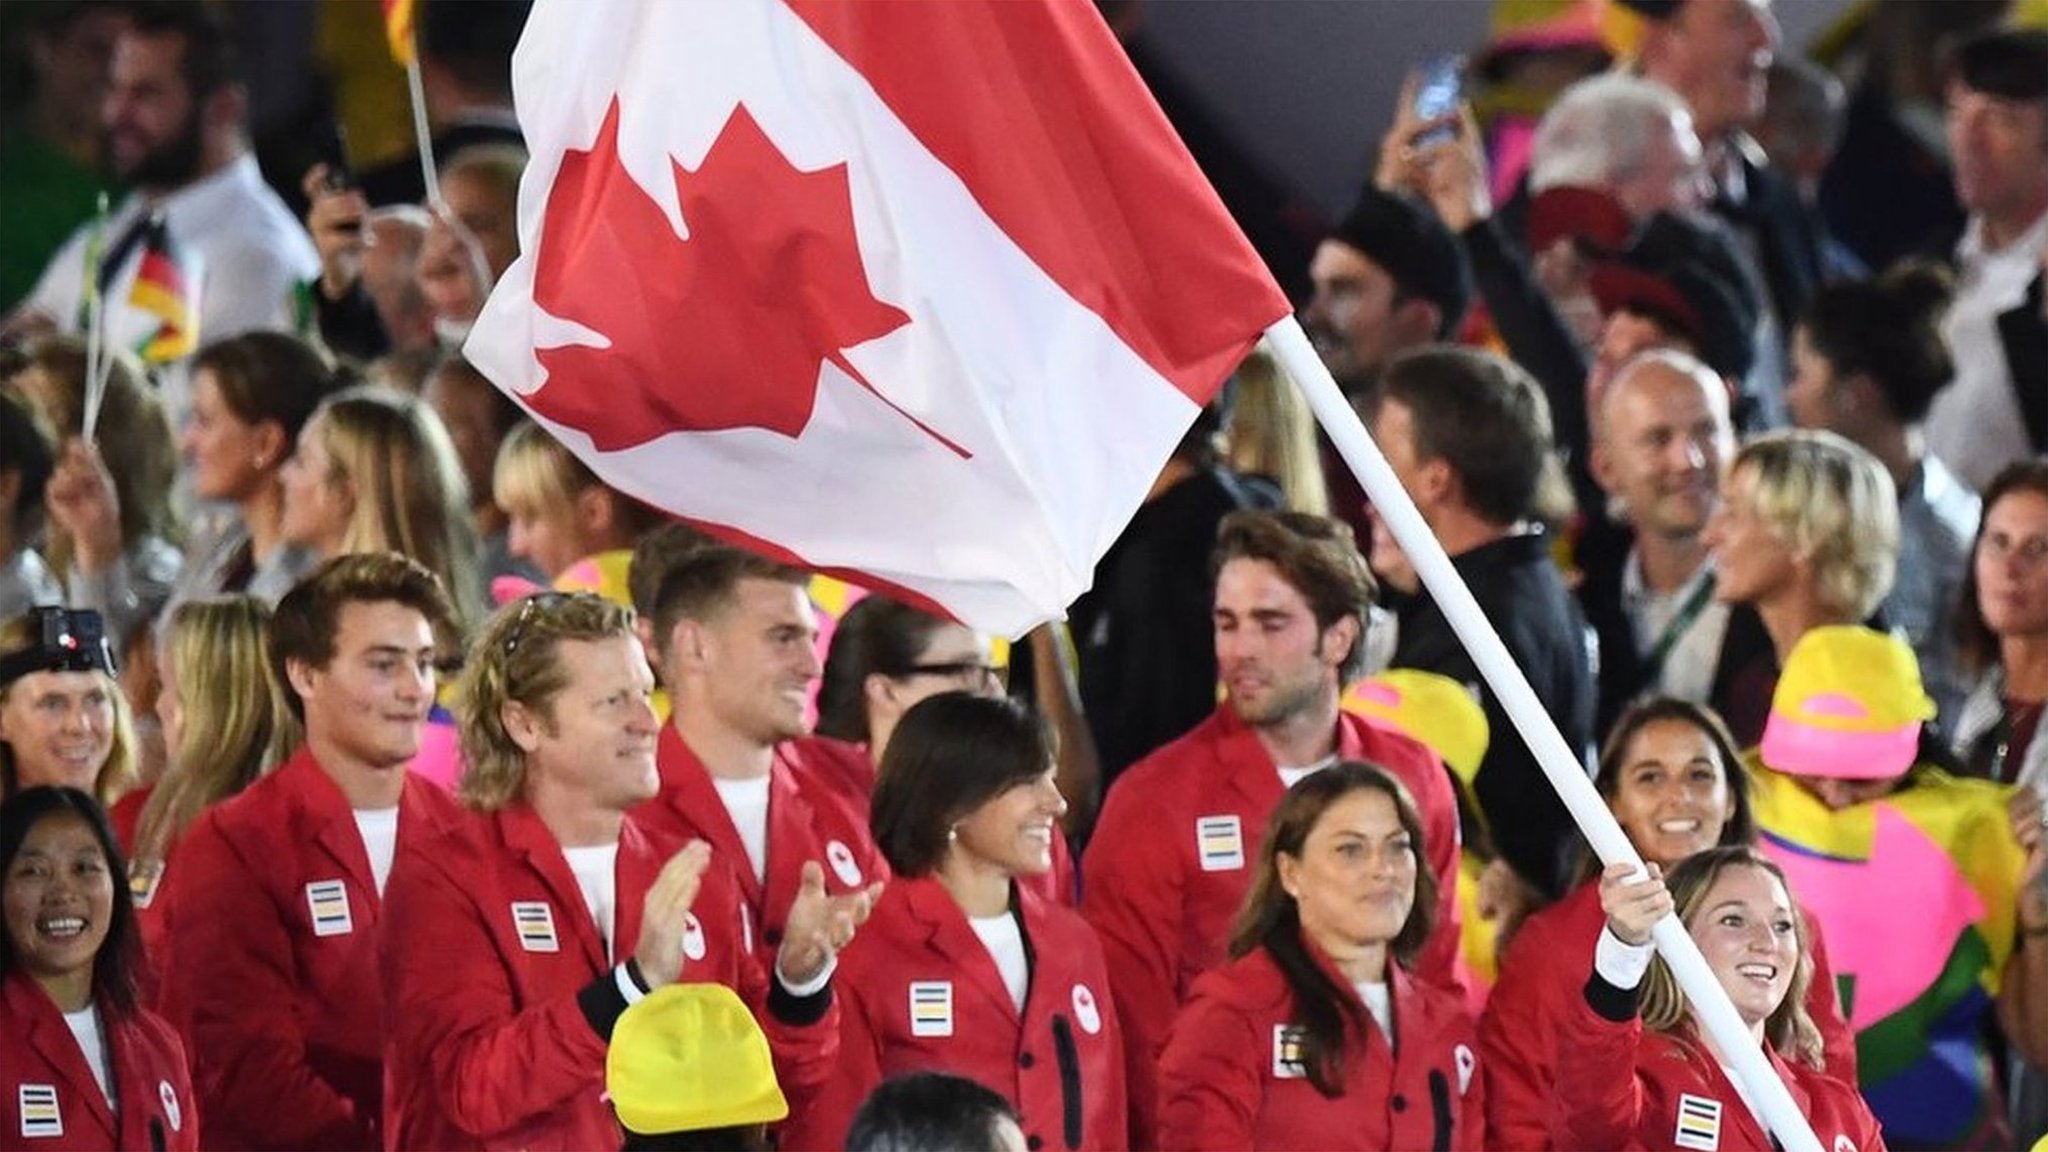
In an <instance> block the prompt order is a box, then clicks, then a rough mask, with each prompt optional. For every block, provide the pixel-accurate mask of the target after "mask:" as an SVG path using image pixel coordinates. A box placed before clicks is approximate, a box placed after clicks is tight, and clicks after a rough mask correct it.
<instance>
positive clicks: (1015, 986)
mask: <svg viewBox="0 0 2048 1152" xmlns="http://www.w3.org/2000/svg"><path fill="white" fill-rule="evenodd" d="M967 922H968V923H969V924H971V925H973V926H974V934H975V935H976V936H979V937H981V944H982V947H984V948H987V949H988V954H989V956H990V958H991V959H993V960H994V961H995V962H996V971H997V972H999V973H1001V974H1002V977H1003V987H1004V988H1007V989H1008V990H1009V992H1010V1003H1012V1004H1015V1005H1016V1006H1017V1011H1018V1012H1020V1013H1021V1012H1023V1011H1024V993H1025V990H1026V989H1027V988H1029V986H1030V984H1031V964H1030V962H1029V961H1028V960H1026V959H1025V958H1024V933H1023V930H1022V929H1020V928H1019V927H1018V926H1017V917H1016V916H1015V915H1014V914H1012V913H1009V912H1005V913H1003V914H1002V915H1001V916H969V917H968V918H967Z"/></svg>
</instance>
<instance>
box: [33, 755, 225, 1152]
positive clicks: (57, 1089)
mask: <svg viewBox="0 0 2048 1152" xmlns="http://www.w3.org/2000/svg"><path fill="white" fill-rule="evenodd" d="M125 869H126V865H125V864H124V862H123V861H122V859H121V850H120V849H119V848H118V847H116V846H115V843H114V832H113V829H112V828H111V827H110V826H109V825H108V823H107V816H106V813H105V812H104V811H102V810H101V809H100V806H99V804H98V802H96V801H95V800H93V798H92V797H91V795H89V794H88V793H86V792H83V791H80V790H79V789H76V788H53V787H37V788H25V789H23V790H22V791H20V792H18V793H16V794H15V795H14V796H12V797H11V798H9V799H8V800H7V802H6V803H5V804H0V893H4V900H0V904H4V907H5V913H6V916H5V919H6V931H5V932H4V933H0V1132H5V1134H6V1137H7V1138H8V1139H13V1138H17V1137H19V1138H20V1139H22V1141H23V1143H24V1144H25V1145H29V1146H33V1145H35V1144H37V1143H38V1141H39V1140H41V1139H44V1138H48V1139H52V1140H53V1141H54V1140H61V1141H62V1143H51V1144H50V1145H49V1147H53V1148H57V1147H62V1148H145V1147H147V1148H170V1149H188V1148H197V1147H199V1114H198V1111H197V1110H196V1109H195V1107H194V1106H193V1103H192V1078H191V1074H190V1072H189V1071H188V1069H187V1065H186V1062H185V1048H184V1045H183V1044H181V1043H179V1041H178V1037H177V1034H176V1033H174V1032H172V1031H171V1027H170V1025H168V1024H166V1023H165V1022H164V1021H163V1020H162V1019H160V1018H159V1017H158V1016H157V1015H156V1014H155V1013H152V1012H149V1011H147V1010H145V1009H143V1008H141V1007H140V1006H139V1005H138V1004H137V1003H136V994H135V984H136V969H137V966H138V965H139V964H140V963H141V961H142V957H141V943H140V937H139V935H138V933H137V929H136V926H135V909H134V907H133V906H132V905H131V904H130V902H129V896H128V885H127V883H126V880H125V877H126V875H127V872H126V870H125Z"/></svg>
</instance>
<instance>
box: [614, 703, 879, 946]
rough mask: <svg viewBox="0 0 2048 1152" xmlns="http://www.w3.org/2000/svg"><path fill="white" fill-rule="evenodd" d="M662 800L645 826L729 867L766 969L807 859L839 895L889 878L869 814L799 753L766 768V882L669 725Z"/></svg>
mask: <svg viewBox="0 0 2048 1152" xmlns="http://www.w3.org/2000/svg"><path fill="white" fill-rule="evenodd" d="M657 749H658V751H657V757H658V760H659V763H660V766H661V795H659V796H656V797H655V798H654V799H652V800H649V801H648V802H647V803H645V804H642V805H640V806H639V807H638V808H636V809H634V810H633V819H634V821H635V822H637V823H638V824H639V825H640V827H641V828H642V829H643V830H645V831H646V832H648V833H649V834H651V835H653V836H655V837H656V838H658V839H662V840H672V841H674V842H675V843H677V844H679V845H680V844H685V843H688V842H689V841H691V840H702V841H704V842H705V843H706V844H709V845H711V850H712V852H713V854H714V855H716V856H717V857H718V858H719V859H721V860H723V861H725V862H726V864H728V865H729V866H730V867H731V868H732V873H733V875H734V876H735V877H736V878H737V879H738V880H739V884H740V896H741V898H742V900H744V901H745V905H746V909H747V915H748V918H749V919H748V925H749V927H750V930H751V931H752V934H753V940H754V953H755V955H756V957H758V958H759V959H760V961H761V965H762V967H764V968H766V967H768V966H769V965H772V964H774V963H775V951H776V949H777V948H779V947H780V946H781V945H782V926H783V925H784V924H786V923H788V921H789V906H790V905H791V904H793V903H795V901H796V893H797V889H798V887H799V886H800V885H801V884H802V882H803V867H804V861H806V860H816V861H817V862H818V864H819V865H820V866H821V867H823V868H824V870H825V890H826V891H828V892H830V893H831V894H832V895H834V896H838V895H842V894H844V893H847V892H855V891H859V890H860V889H862V888H865V887H867V886H868V885H870V884H872V883H874V882H875V881H877V880H887V879H888V878H889V865H888V863H887V862H886V861H884V860H883V859H882V854H881V852H879V851H877V850H876V848H875V838H874V835H873V834H872V833H870V832H869V831H868V814H867V812H866V810H865V809H858V808H856V807H855V806H854V804H853V803H852V802H851V801H850V800H849V799H848V798H847V797H846V796H845V795H843V794H842V793H841V792H840V791H839V789H838V788H836V787H833V786H828V785H825V784H821V783H820V782H819V781H818V779H817V776H816V775H815V774H814V773H812V772H811V771H809V770H807V769H806V768H805V767H804V762H803V756H802V752H801V750H799V749H795V748H792V747H791V746H789V745H784V746H783V747H781V748H778V749H777V750H776V754H775V763H774V765H773V766H772V767H771V768H770V769H769V785H768V857H767V866H766V868H765V869H764V871H765V872H766V873H767V877H766V882H765V883H764V882H763V881H760V880H756V879H755V878H754V869H753V865H752V864H751V862H749V861H748V859H747V848H746V845H745V844H744V843H743V842H742V841H741V840H740V832H739V829H738V828H737V827H734V825H733V822H732V817H731V816H730V815H729V814H728V813H727V812H726V810H725V802H724V801H723V800H720V799H719V798H718V790H717V789H716V788H715V787H713V786H712V783H711V772H710V770H709V769H707V768H705V767H704V762H703V761H702V760H699V759H698V758H697V754H696V753H695V752H692V751H690V746H689V745H688V744H685V743H683V737H682V734H681V733H679V732H677V731H676V726H675V725H674V724H664V725H662V728H661V741H660V743H659V744H658V745H657Z"/></svg>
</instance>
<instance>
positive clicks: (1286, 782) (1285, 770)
mask: <svg viewBox="0 0 2048 1152" xmlns="http://www.w3.org/2000/svg"><path fill="white" fill-rule="evenodd" d="M1336 763H1337V754H1336V753H1335V752H1332V753H1330V754H1329V755H1328V756H1325V757H1323V758H1322V759H1321V760H1318V761H1316V762H1315V763H1313V764H1308V765H1304V766H1303V767H1300V768H1290V767H1288V766H1287V765H1285V764H1279V765H1275V767H1277V768H1279V770H1280V786H1281V787H1282V788H1292V787H1294V786H1295V785H1296V784H1299V783H1301V782H1302V781H1303V780H1305V779H1307V778H1308V776H1309V775H1310V774H1311V773H1315V772H1321V771H1322V770H1323V769H1325V768H1328V767H1331V766H1332V765H1334V764H1336Z"/></svg>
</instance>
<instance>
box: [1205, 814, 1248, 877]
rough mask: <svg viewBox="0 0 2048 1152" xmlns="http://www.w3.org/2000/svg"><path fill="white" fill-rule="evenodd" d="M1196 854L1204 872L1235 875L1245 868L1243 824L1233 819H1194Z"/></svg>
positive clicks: (1222, 817)
mask: <svg viewBox="0 0 2048 1152" xmlns="http://www.w3.org/2000/svg"><path fill="white" fill-rule="evenodd" d="M1195 854H1196V855H1197V856H1199V857H1200V858H1201V861H1202V871H1204V872H1235V871H1238V870H1239V869H1241V868H1243V867H1244V824H1243V822H1241V821H1239V820H1238V818H1237V817H1235V816H1198V817H1196V818H1195Z"/></svg>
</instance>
